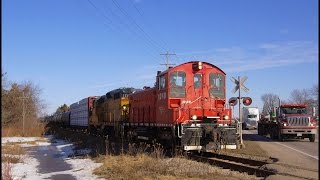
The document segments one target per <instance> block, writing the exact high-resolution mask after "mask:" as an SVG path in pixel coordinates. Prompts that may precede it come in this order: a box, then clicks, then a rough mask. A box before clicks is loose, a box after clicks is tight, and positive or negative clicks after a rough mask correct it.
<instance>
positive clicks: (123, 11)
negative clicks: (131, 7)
mask: <svg viewBox="0 0 320 180" xmlns="http://www.w3.org/2000/svg"><path fill="white" fill-rule="evenodd" d="M112 2H113V3H114V4H115V5H116V6H117V8H118V9H119V10H120V11H121V12H122V13H123V14H124V15H125V16H126V17H127V18H128V19H129V20H130V21H131V22H132V23H133V24H134V25H135V26H136V27H138V29H139V30H140V31H141V32H142V33H143V34H144V35H145V36H146V37H147V38H148V39H149V41H150V42H152V43H153V44H154V45H155V46H158V47H159V48H160V49H163V50H165V48H164V47H162V46H161V45H160V44H159V43H157V42H156V41H155V40H153V39H152V38H151V37H150V36H149V34H147V33H146V32H145V31H144V30H143V28H142V27H141V26H140V25H139V24H138V23H137V22H136V21H135V20H134V19H133V18H132V17H131V16H130V15H129V14H128V13H127V12H126V11H125V10H124V9H123V8H122V7H121V6H120V5H119V4H118V3H117V1H116V0H112Z"/></svg>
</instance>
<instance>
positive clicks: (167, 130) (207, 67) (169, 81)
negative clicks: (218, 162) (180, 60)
mask: <svg viewBox="0 0 320 180" xmlns="http://www.w3.org/2000/svg"><path fill="white" fill-rule="evenodd" d="M225 77H226V74H225V73H224V72H223V71H222V70H221V69H220V68H218V67H217V66H215V65H213V64H210V63H207V62H200V61H192V62H187V63H184V64H181V65H178V66H176V67H172V68H169V69H167V70H166V71H164V72H159V71H158V74H157V78H156V85H155V87H153V88H145V89H144V90H142V91H138V92H136V93H132V94H130V95H129V107H130V109H129V118H128V122H127V123H124V127H125V129H124V131H125V132H129V134H130V135H131V136H132V135H133V136H135V137H137V138H141V139H150V138H156V139H160V140H167V141H168V142H171V143H172V144H173V145H177V146H180V147H181V148H182V149H183V150H209V149H220V148H221V145H226V146H227V147H225V148H236V143H237V139H238V138H237V134H236V132H237V128H236V126H232V125H231V124H232V121H231V117H232V114H231V113H232V112H231V109H230V108H229V107H228V104H227V103H226V86H225V84H226V81H225Z"/></svg>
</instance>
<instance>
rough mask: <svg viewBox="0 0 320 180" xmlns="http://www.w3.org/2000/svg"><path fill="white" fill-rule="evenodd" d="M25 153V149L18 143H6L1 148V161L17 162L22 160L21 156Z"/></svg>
mask: <svg viewBox="0 0 320 180" xmlns="http://www.w3.org/2000/svg"><path fill="white" fill-rule="evenodd" d="M25 153H26V152H25V150H24V149H23V148H22V147H20V146H19V145H18V143H10V145H8V144H6V145H5V146H2V148H1V161H2V162H8V163H13V164H15V163H19V162H22V158H21V156H22V155H23V154H25Z"/></svg>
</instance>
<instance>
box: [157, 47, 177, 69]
mask: <svg viewBox="0 0 320 180" xmlns="http://www.w3.org/2000/svg"><path fill="white" fill-rule="evenodd" d="M160 55H164V56H166V64H160V65H166V68H167V69H168V68H169V65H175V64H169V56H171V55H176V54H173V53H171V54H170V53H169V52H168V51H167V53H166V54H160Z"/></svg>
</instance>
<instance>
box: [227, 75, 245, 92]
mask: <svg viewBox="0 0 320 180" xmlns="http://www.w3.org/2000/svg"><path fill="white" fill-rule="evenodd" d="M247 79H248V77H247V76H244V77H241V78H240V77H239V78H238V80H237V79H236V78H234V77H232V78H231V81H232V82H234V83H235V84H236V87H234V88H233V89H232V91H231V92H232V93H236V92H237V91H238V90H239V89H242V90H243V91H244V92H248V91H249V89H248V88H247V87H245V86H244V85H243V83H244V82H245V81H246V80H247Z"/></svg>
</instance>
